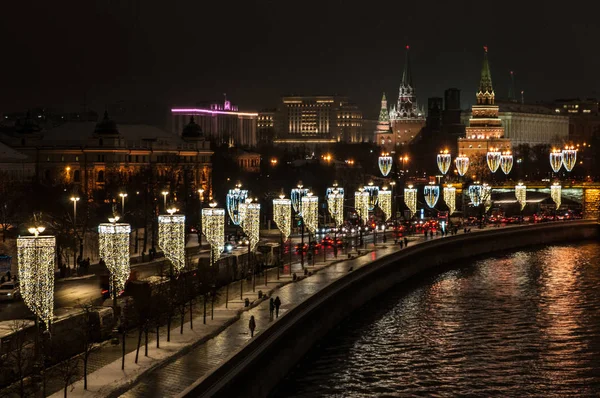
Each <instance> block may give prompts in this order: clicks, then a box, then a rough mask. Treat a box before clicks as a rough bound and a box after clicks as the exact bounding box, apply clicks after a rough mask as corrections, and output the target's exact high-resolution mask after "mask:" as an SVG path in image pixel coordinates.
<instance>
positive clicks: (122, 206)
mask: <svg viewBox="0 0 600 398" xmlns="http://www.w3.org/2000/svg"><path fill="white" fill-rule="evenodd" d="M119 196H120V197H121V214H122V216H123V217H125V198H126V197H127V194H126V193H124V192H121V193H120V194H119Z"/></svg>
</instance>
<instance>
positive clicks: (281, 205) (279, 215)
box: [273, 194, 292, 279]
mask: <svg viewBox="0 0 600 398" xmlns="http://www.w3.org/2000/svg"><path fill="white" fill-rule="evenodd" d="M273 221H275V224H276V225H277V228H279V231H280V232H281V246H280V255H279V259H280V262H281V264H283V242H284V241H287V239H288V238H289V236H290V235H291V233H292V201H291V200H290V199H285V195H283V194H281V195H279V199H273ZM291 253H292V248H291V244H290V256H291ZM291 274H292V261H291V259H290V275H291ZM277 279H279V265H277Z"/></svg>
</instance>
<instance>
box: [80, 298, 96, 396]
mask: <svg viewBox="0 0 600 398" xmlns="http://www.w3.org/2000/svg"><path fill="white" fill-rule="evenodd" d="M79 308H80V309H81V311H82V315H81V317H80V318H79V328H78V332H79V334H80V336H79V341H80V342H81V350H82V353H83V355H82V357H81V359H82V361H83V389H84V390H87V382H88V380H87V369H88V361H89V359H90V355H91V354H92V352H94V350H96V348H97V347H98V345H97V343H96V331H97V330H98V328H99V326H100V325H99V322H98V321H99V319H98V314H97V313H96V311H94V306H93V305H92V303H89V302H88V303H82V304H80V305H79Z"/></svg>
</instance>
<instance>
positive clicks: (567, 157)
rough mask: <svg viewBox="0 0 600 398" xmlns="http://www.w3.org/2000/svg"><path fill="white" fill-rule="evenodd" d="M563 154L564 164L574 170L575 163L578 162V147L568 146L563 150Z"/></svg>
mask: <svg viewBox="0 0 600 398" xmlns="http://www.w3.org/2000/svg"><path fill="white" fill-rule="evenodd" d="M562 154H563V165H564V166H565V169H566V170H567V171H571V170H573V167H575V163H576V162H577V149H575V148H574V147H566V148H565V149H563V151H562Z"/></svg>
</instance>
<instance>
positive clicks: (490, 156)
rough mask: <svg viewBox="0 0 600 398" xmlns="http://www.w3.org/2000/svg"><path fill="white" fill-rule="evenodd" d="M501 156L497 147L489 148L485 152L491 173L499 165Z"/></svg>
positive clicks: (496, 169)
mask: <svg viewBox="0 0 600 398" xmlns="http://www.w3.org/2000/svg"><path fill="white" fill-rule="evenodd" d="M501 156H502V152H500V151H499V150H498V149H497V148H490V149H489V151H488V152H487V156H486V158H487V165H488V167H489V169H490V171H491V172H492V173H495V172H496V171H498V167H500V158H501Z"/></svg>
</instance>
